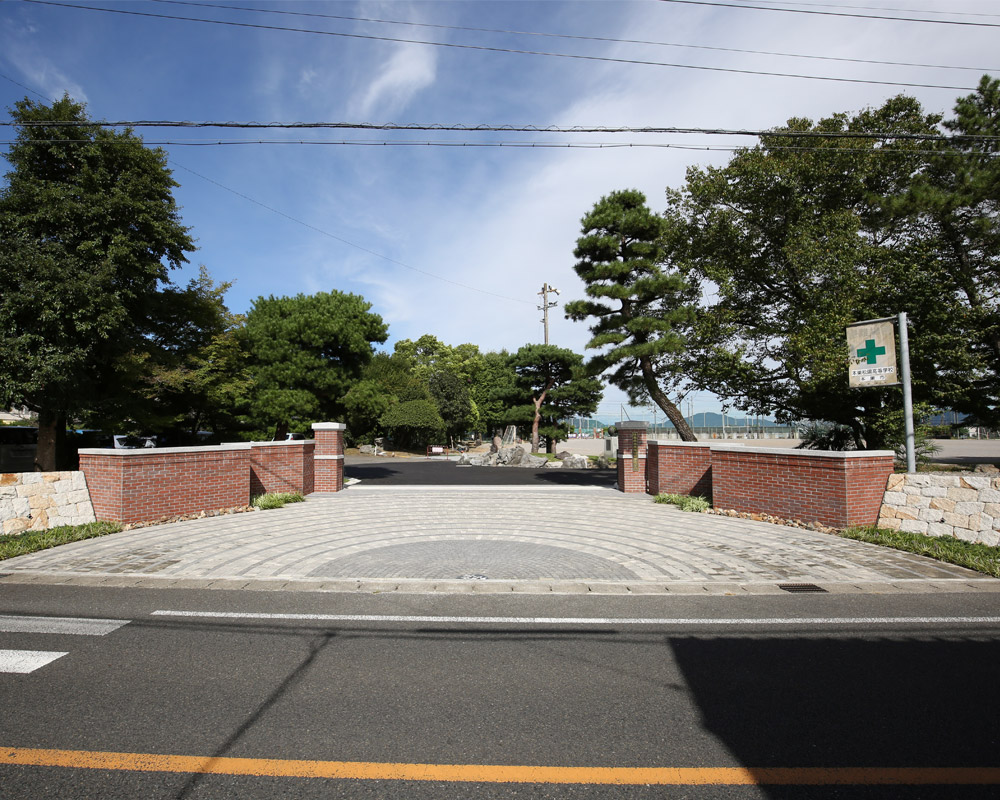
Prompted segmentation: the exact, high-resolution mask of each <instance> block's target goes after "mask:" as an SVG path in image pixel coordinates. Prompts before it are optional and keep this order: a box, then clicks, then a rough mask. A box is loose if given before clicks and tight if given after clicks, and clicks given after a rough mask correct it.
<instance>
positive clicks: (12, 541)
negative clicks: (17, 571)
mask: <svg viewBox="0 0 1000 800" xmlns="http://www.w3.org/2000/svg"><path fill="white" fill-rule="evenodd" d="M121 529H122V526H121V525H119V524H118V523H117V522H88V523H87V524H86V525H64V526H62V527H60V528H52V529H51V530H47V531H25V532H24V533H20V534H7V535H5V536H0V561H2V560H3V559H5V558H13V557H14V556H23V555H27V554H28V553H34V552H36V551H38V550H48V549H49V548H50V547H56V546H58V545H60V544H68V543H69V542H79V541H81V540H83V539H93V538H94V537H95V536H105V535H106V534H109V533H118V531H120V530H121Z"/></svg>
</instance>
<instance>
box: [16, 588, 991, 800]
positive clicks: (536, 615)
mask: <svg viewBox="0 0 1000 800" xmlns="http://www.w3.org/2000/svg"><path fill="white" fill-rule="evenodd" d="M998 605H1000V604H998V601H997V595H995V594H992V593H991V594H965V595H952V594H928V595H894V596H877V595H874V596H873V595H850V596H847V595H788V596H780V597H774V596H761V597H752V598H747V597H742V598H741V597H654V596H651V597H628V598H625V597H608V596H605V597H570V596H553V597H538V596H516V597H496V596H482V597H475V596H472V597H470V596H465V597H457V596H446V597H441V596H431V595H343V594H322V593H275V592H225V591H183V590H162V591H154V590H138V589H97V588H80V587H61V586H51V585H50V586H23V585H22V586H7V585H0V615H3V616H2V617H0V650H3V649H31V650H36V651H46V652H53V653H65V655H62V656H60V657H58V658H56V659H55V660H53V661H51V662H50V663H48V664H46V665H45V666H42V667H40V668H38V669H37V670H35V671H33V672H30V673H8V674H0V703H2V708H3V714H2V716H0V797H3V798H4V800H17V799H19V798H31V799H32V800H35V799H36V798H43V797H57V796H58V797H61V798H83V797H102V798H108V797H123V798H124V797H129V798H133V797H143V798H223V797H241V798H275V797H295V798H312V797H316V798H319V797H323V798H337V797H349V798H362V797H364V798H408V799H409V798H417V799H418V800H420V799H422V798H463V799H464V798H509V797H551V798H607V797H627V798H654V797H656V798H660V797H671V798H673V797H692V798H730V797H740V798H744V797H753V798H786V797H787V798H793V797H794V798H806V797H808V798H815V797H820V798H827V797H831V798H832V797H837V798H841V797H850V798H861V797H865V798H875V797H886V796H892V797H901V798H917V797H920V798H931V797H933V798H940V797H962V798H967V797H983V798H985V797H994V796H996V790H997V783H998V779H997V773H996V769H995V768H996V766H997V762H998V757H997V753H998V745H1000V741H998V739H1000V722H998V720H997V717H996V713H995V712H996V709H997V708H998V707H1000V683H998V682H997V681H996V680H995V677H994V676H995V669H996V664H997V663H1000V607H998ZM269 615H270V616H269ZM275 615H278V616H275ZM53 616H55V617H70V618H73V619H86V620H91V621H93V620H95V619H101V620H117V621H120V622H123V623H124V624H122V625H120V627H114V629H112V630H110V631H108V632H106V633H105V635H95V634H94V628H93V624H94V623H93V622H91V623H90V626H89V627H87V628H85V629H80V632H79V633H72V632H68V631H70V630H72V629H73V627H74V626H76V625H78V624H79V623H76V622H73V621H72V620H70V621H61V622H53V621H52V620H50V619H47V618H50V617H53ZM25 617H28V619H27V621H26V620H25V619H24V618H25ZM456 617H461V619H456ZM499 617H503V618H504V619H502V620H500V619H497V618H499ZM918 617H919V618H921V619H920V620H919V621H916V620H914V621H911V622H906V621H902V620H901V619H900V618H910V619H914V618H918ZM639 620H641V622H640V621H639ZM105 627H106V628H110V627H112V626H111V624H108V625H106V626H105ZM30 630H41V631H46V630H48V631H51V632H30ZM84 631H86V632H84ZM54 750H58V751H64V752H61V753H56V754H54V753H53V752H52V751H54ZM108 754H124V755H118V756H110V755H108ZM164 756H173V757H174V758H173V759H172V760H171V759H164V758H163V757H164ZM183 757H187V760H185V759H184V758H183ZM190 757H194V759H193V760H192V759H191V758H190ZM53 760H55V761H56V762H57V763H62V764H64V766H40V765H39V764H47V763H52V762H53ZM88 765H89V766H90V767H94V766H104V767H107V766H114V767H115V768H114V769H106V768H104V769H100V768H98V769H95V768H85V767H86V766H88ZM171 765H172V767H173V768H176V769H180V770H181V771H179V772H170V771H167V769H169V768H171ZM359 765H362V766H359ZM391 765H395V766H391ZM413 765H464V766H463V769H464V770H465V771H464V772H463V771H461V770H459V771H458V772H456V771H455V767H454V766H446V767H440V768H438V769H439V772H437V773H434V774H435V775H436V776H437V777H438V779H437V780H427V781H425V780H413V779H412V778H413V777H414V774H413V771H414V770H417V771H418V772H419V771H420V770H423V771H424V773H426V772H427V771H428V770H430V769H433V768H431V767H426V766H424V767H414V766H413ZM491 765H492V766H491ZM144 767H145V768H149V769H152V770H154V771H143V768H144ZM512 767H513V768H516V767H520V768H523V769H522V770H520V771H518V770H511V769H509V768H512ZM550 767H558V768H569V769H568V770H565V769H564V770H563V771H561V772H553V771H551V770H548V771H547V770H546V769H545V768H550ZM595 767H597V768H613V769H615V770H617V772H612V773H602V772H593V771H585V770H586V769H587V768H595ZM916 767H920V768H928V767H934V768H939V769H940V770H941V771H940V772H937V773H934V775H935V776H936V777H935V778H933V779H936V780H939V779H942V776H944V778H943V779H945V780H952V779H956V776H962V777H963V779H968V777H969V776H970V775H973V776H975V775H978V776H979V777H983V775H984V773H982V772H981V771H980V772H976V770H979V769H980V768H984V767H988V768H994V771H993V772H992V773H989V774H987V776H986V777H987V778H988V779H990V780H991V781H992V785H990V786H980V787H970V786H961V787H955V786H934V785H918V786H909V787H901V786H892V787H887V786H871V785H866V786H858V785H851V786H816V785H799V784H802V782H803V781H804V782H805V783H806V784H810V783H811V782H812V783H815V782H816V781H817V780H837V779H839V778H838V777H837V776H838V775H839V776H840V778H844V777H845V776H844V773H842V772H837V770H842V769H843V768H869V769H870V771H869V772H865V773H860V774H858V773H855V774H854V775H853V777H850V778H849V779H850V780H853V781H862V782H867V783H871V782H872V781H873V780H880V779H882V780H884V779H886V778H887V777H891V776H892V774H895V775H897V776H899V775H903V776H904V777H906V776H908V778H907V779H909V780H914V779H915V778H914V775H915V773H912V772H905V771H904V772H902V773H888V772H887V771H886V770H887V769H889V768H899V769H903V770H906V769H908V768H916ZM642 768H654V769H655V770H659V771H654V772H652V773H638V772H636V771H635V770H637V769H642ZM665 768H679V769H680V770H682V772H676V773H675V772H669V770H665ZM744 768H748V769H749V772H747V770H746V769H744ZM769 768H781V769H783V770H785V772H782V773H780V775H781V776H783V777H782V779H783V780H785V781H791V783H792V785H786V786H775V785H732V782H733V781H734V780H736V779H737V778H740V776H742V779H746V778H747V776H749V779H750V780H753V781H759V780H763V781H768V780H775V778H774V775H776V774H778V773H768V772H766V770H767V769H769ZM962 768H966V769H972V770H973V772H971V773H970V772H964V773H963V772H958V771H957V770H960V769H962ZM211 769H215V770H217V771H219V772H221V773H223V774H205V772H206V770H211ZM361 769H364V770H367V773H366V774H367V777H365V778H359V777H358V776H357V775H356V774H355V773H354V772H351V771H352V770H354V771H357V770H361ZM241 770H242V771H249V772H251V773H254V772H257V773H259V772H264V773H267V772H268V770H270V771H271V772H272V773H273V772H275V771H277V772H282V771H283V772H285V773H288V774H287V775H284V776H276V775H275V776H271V777H261V776H259V775H256V774H250V775H244V774H232V773H234V772H238V771H241ZM331 770H333V771H334V773H336V774H343V772H341V773H337V772H336V771H337V770H341V771H345V770H346V771H347V774H349V775H350V777H303V775H304V774H320V775H323V774H327V773H329V772H330V771H331ZM449 770H450V772H449ZM505 770H506V771H505ZM922 774H923V776H924V777H923V778H922V779H921V780H924V781H927V780H931V779H932V778H931V777H928V775H927V774H926V773H922ZM399 775H403V776H404V777H407V778H409V779H405V780H400V779H398V776H399ZM553 775H555V776H556V782H546V781H549V780H551V779H552V778H553ZM769 775H770V777H768V776H769ZM602 776H603V777H602ZM609 776H610V777H609ZM817 776H819V777H817ZM521 779H524V780H527V781H528V782H518V781H520V780H521ZM571 779H573V780H580V781H582V782H581V783H569V782H566V781H568V780H571ZM599 779H601V780H624V781H626V785H608V784H599V783H595V781H597V780H599ZM650 780H655V781H660V783H658V784H654V785H647V782H649V781H650ZM692 780H715V781H718V780H722V781H723V783H721V784H718V785H702V786H692V785H689V782H690V781H692Z"/></svg>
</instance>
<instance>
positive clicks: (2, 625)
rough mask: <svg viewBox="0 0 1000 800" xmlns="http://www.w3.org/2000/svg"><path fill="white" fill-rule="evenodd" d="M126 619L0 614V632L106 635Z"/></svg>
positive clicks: (127, 621) (124, 622) (116, 628)
mask: <svg viewBox="0 0 1000 800" xmlns="http://www.w3.org/2000/svg"><path fill="white" fill-rule="evenodd" d="M130 621H131V620H127V619H85V618H82V617H23V616H7V615H0V633H65V634H71V635H75V636H106V635H107V634H109V633H111V632H112V631H116V630H118V629H119V628H120V627H121V626H122V625H127V624H128V623H129V622H130Z"/></svg>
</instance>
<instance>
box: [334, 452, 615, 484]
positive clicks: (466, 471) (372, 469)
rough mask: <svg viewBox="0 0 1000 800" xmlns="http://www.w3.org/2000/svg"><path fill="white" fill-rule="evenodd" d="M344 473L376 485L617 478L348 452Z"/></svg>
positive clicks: (611, 473) (604, 472) (606, 472)
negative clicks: (470, 465) (360, 454)
mask: <svg viewBox="0 0 1000 800" xmlns="http://www.w3.org/2000/svg"><path fill="white" fill-rule="evenodd" d="M344 477H345V479H347V478H355V479H357V480H359V481H361V482H362V484H363V485H373V486H539V487H552V488H557V487H560V486H567V487H569V486H601V487H606V488H609V489H610V488H611V487H613V486H614V485H615V482H616V481H617V474H616V472H615V470H613V469H563V468H558V469H548V468H545V467H542V468H540V469H535V468H528V467H466V466H459V465H458V463H457V462H455V461H446V460H444V459H440V458H433V457H432V458H426V459H425V458H419V457H412V458H400V457H395V458H390V457H383V456H347V457H345V459H344Z"/></svg>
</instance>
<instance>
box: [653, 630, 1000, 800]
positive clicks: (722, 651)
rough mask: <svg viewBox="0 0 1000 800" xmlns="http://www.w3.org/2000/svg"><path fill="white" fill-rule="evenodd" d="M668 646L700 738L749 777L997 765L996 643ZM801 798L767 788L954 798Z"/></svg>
mask: <svg viewBox="0 0 1000 800" xmlns="http://www.w3.org/2000/svg"><path fill="white" fill-rule="evenodd" d="M669 644H670V646H671V648H672V650H673V653H674V655H675V657H676V660H677V664H678V666H679V668H680V670H681V672H682V674H683V675H684V678H685V682H686V684H687V686H688V689H689V691H690V693H691V699H692V701H693V702H694V703H695V704H696V705H697V707H698V709H699V711H700V713H701V717H702V720H703V726H704V728H705V729H706V730H707V731H708V732H710V733H711V734H712V735H713V736H715V737H717V738H718V740H719V741H720V742H721V743H722V744H724V745H725V746H726V747H727V748H728V749H729V750H730V751H731V753H732V754H733V756H734V757H735V758H736V759H737V761H738V762H739V763H740V764H743V765H745V766H747V767H751V768H762V767H875V768H887V767H973V768H975V767H980V768H981V767H992V766H995V765H996V763H997V755H996V754H997V747H998V744H1000V724H998V722H997V718H996V716H995V714H994V713H993V712H992V711H991V709H995V708H998V707H1000V684H998V683H997V682H996V681H993V680H990V679H989V678H987V677H986V676H987V675H989V674H990V669H991V667H990V665H991V664H996V663H997V659H998V658H1000V642H998V641H996V640H990V639H986V638H984V639H982V640H977V639H975V638H974V637H973V636H970V637H968V638H966V637H958V636H954V637H953V636H952V635H949V633H948V632H940V633H939V635H933V634H931V635H926V636H924V635H920V636H913V637H907V638H905V639H900V638H897V637H893V638H891V639H890V638H886V639H879V638H877V637H872V638H865V639H845V638H790V637H787V638H786V637H778V638H758V637H749V636H748V637H670V638H669ZM984 678H985V679H984ZM981 788H982V787H981ZM803 789H804V787H801V786H800V787H797V788H793V787H775V786H769V787H766V791H767V792H768V795H769V796H770V797H774V798H785V797H792V796H794V797H803V796H810V797H813V796H822V797H826V796H836V797H845V796H848V797H862V796H864V797H868V796H871V797H907V798H909V797H945V796H949V797H950V796H955V795H954V794H952V792H959V790H958V789H957V788H956V787H951V788H950V789H949V787H945V786H938V787H934V786H923V787H909V788H904V787H889V786H882V787H874V788H873V787H867V788H862V787H854V788H853V789H851V790H849V791H847V792H845V788H844V787H840V788H839V789H837V790H836V791H834V789H833V787H830V788H827V789H824V790H820V789H818V787H813V788H812V789H811V790H809V792H807V793H805V794H804V793H803ZM995 789H996V787H993V790H994V791H995ZM970 790H971V787H964V788H963V789H962V790H961V791H960V792H959V794H961V796H970V795H967V794H965V793H966V792H970ZM869 791H870V792H871V794H868V793H867V792H869ZM971 791H973V792H975V791H976V790H971ZM827 792H829V793H830V794H827ZM974 796H976V797H979V796H981V795H979V794H974ZM982 796H986V795H982Z"/></svg>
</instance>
